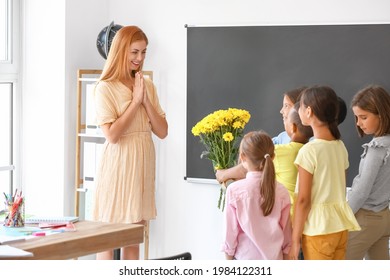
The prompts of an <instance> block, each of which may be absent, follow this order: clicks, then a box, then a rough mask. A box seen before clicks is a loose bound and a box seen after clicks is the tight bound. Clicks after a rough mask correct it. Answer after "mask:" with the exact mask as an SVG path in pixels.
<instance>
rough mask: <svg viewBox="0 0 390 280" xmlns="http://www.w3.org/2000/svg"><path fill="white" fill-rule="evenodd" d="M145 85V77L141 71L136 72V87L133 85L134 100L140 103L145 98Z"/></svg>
mask: <svg viewBox="0 0 390 280" xmlns="http://www.w3.org/2000/svg"><path fill="white" fill-rule="evenodd" d="M144 95H145V87H144V77H143V75H142V73H141V72H137V73H135V78H134V87H133V101H134V102H136V103H138V104H140V103H142V102H143V100H144Z"/></svg>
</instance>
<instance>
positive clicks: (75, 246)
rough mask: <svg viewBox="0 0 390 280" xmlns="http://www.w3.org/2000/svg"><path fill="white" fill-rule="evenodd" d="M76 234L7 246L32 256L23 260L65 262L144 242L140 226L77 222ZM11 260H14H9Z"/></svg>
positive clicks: (39, 238) (65, 233) (56, 235)
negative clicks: (27, 252) (32, 254)
mask: <svg viewBox="0 0 390 280" xmlns="http://www.w3.org/2000/svg"><path fill="white" fill-rule="evenodd" d="M75 226H76V228H77V231H74V232H64V233H58V234H52V235H48V236H42V237H34V238H31V239H27V240H25V241H18V242H15V243H12V244H10V245H11V246H13V247H16V248H19V249H23V250H25V251H29V252H32V253H34V256H33V257H26V258H18V259H26V260H66V259H72V258H77V257H81V256H85V255H89V254H95V253H98V252H102V251H106V250H112V249H116V248H120V247H125V246H129V245H134V244H140V243H142V242H143V241H144V226H142V225H135V224H119V223H101V222H90V221H80V222H77V223H75ZM13 259H14V258H13Z"/></svg>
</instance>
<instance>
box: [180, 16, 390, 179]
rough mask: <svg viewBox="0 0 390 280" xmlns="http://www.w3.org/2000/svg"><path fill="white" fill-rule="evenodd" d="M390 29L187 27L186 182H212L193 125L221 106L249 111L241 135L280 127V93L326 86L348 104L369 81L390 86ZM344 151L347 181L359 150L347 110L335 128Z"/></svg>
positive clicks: (372, 26) (368, 26)
mask: <svg viewBox="0 0 390 280" xmlns="http://www.w3.org/2000/svg"><path fill="white" fill-rule="evenodd" d="M389 68H390V25H388V24H364V25H315V26H313V25H299V26H223V27H189V26H188V27H187V155H186V162H187V166H186V178H187V179H189V178H198V179H215V176H214V173H213V170H212V166H211V163H210V162H209V160H207V159H201V158H200V154H201V152H202V151H203V150H204V147H203V146H202V145H201V143H200V142H199V138H198V137H194V136H193V135H192V133H191V128H192V127H193V126H194V125H195V124H196V123H197V122H198V121H199V120H201V119H202V118H203V117H204V116H205V115H207V114H209V113H212V112H213V111H215V110H218V109H227V108H229V107H236V108H242V109H246V110H248V111H249V112H250V113H251V115H252V118H251V120H250V122H249V124H248V125H247V127H246V131H249V130H255V129H263V130H265V131H266V132H268V133H269V134H270V135H271V136H275V135H277V134H278V133H279V132H281V131H282V130H283V124H282V119H281V115H280V113H279V110H280V108H281V103H282V98H283V92H285V91H287V90H289V89H292V88H296V87H300V86H303V85H306V86H310V85H316V84H321V85H328V86H331V87H332V88H333V89H334V90H335V91H336V93H337V94H338V95H340V96H341V97H342V98H343V99H344V100H345V101H346V102H347V104H348V107H349V103H350V101H351V99H352V97H353V95H354V94H355V93H356V92H357V91H358V90H359V89H361V88H362V87H364V86H366V85H368V84H373V83H375V84H380V85H382V86H383V87H385V88H386V89H387V90H389V89H390V69H389ZM340 130H341V134H342V139H343V140H344V143H345V145H346V147H347V149H348V152H349V161H350V168H349V171H348V178H347V181H348V184H349V185H350V184H351V182H352V179H353V177H354V176H356V175H357V173H358V164H359V160H360V154H361V152H362V148H361V145H362V144H363V143H364V142H368V141H369V140H370V137H365V138H363V139H360V138H359V137H358V135H357V133H356V129H355V126H354V118H353V114H352V110H350V109H349V111H348V115H347V118H346V120H345V121H344V123H343V124H341V125H340Z"/></svg>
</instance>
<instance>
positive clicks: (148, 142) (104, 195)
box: [93, 78, 165, 223]
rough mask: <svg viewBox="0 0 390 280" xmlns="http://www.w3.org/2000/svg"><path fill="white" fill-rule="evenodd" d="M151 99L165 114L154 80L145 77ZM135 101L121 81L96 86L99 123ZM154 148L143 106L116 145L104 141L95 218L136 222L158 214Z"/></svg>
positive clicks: (109, 120) (98, 219) (98, 177)
mask: <svg viewBox="0 0 390 280" xmlns="http://www.w3.org/2000/svg"><path fill="white" fill-rule="evenodd" d="M145 84H146V89H147V94H148V97H149V100H150V101H151V103H152V104H153V106H154V108H155V109H156V111H157V112H158V113H159V114H160V115H161V116H164V117H165V113H164V112H163V110H162V109H161V106H160V104H159V100H158V97H157V94H156V90H155V87H154V85H153V82H152V81H151V80H149V79H146V78H145ZM131 101H132V91H131V90H130V89H129V88H127V87H126V86H125V85H124V84H122V83H120V82H104V81H100V82H99V83H98V84H97V85H96V88H95V104H96V116H97V123H98V124H99V125H102V124H105V123H112V122H114V121H115V120H116V119H117V118H118V117H119V116H121V115H122V114H123V112H124V111H125V110H126V108H127V107H128V106H129V104H130V103H131ZM155 162H156V160H155V150H154V143H153V139H152V131H151V124H150V122H149V119H148V116H147V114H146V111H145V109H144V107H142V106H140V107H139V109H138V111H137V112H136V114H135V116H134V119H133V121H132V122H131V123H130V125H129V127H128V129H127V131H126V133H125V134H124V135H123V136H122V137H121V138H120V139H119V141H118V142H117V143H116V144H111V143H108V141H106V142H105V143H104V147H103V151H102V155H101V161H100V166H99V168H98V171H97V179H96V193H95V204H94V211H93V220H95V221H102V222H122V223H135V222H139V221H142V220H151V219H154V218H155V217H156V205H155Z"/></svg>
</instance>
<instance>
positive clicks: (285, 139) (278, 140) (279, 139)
mask: <svg viewBox="0 0 390 280" xmlns="http://www.w3.org/2000/svg"><path fill="white" fill-rule="evenodd" d="M272 142H274V145H277V144H288V143H290V142H291V139H290V137H289V136H288V134H287V132H286V131H283V132H281V133H279V135H277V136H275V137H274V138H272Z"/></svg>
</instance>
